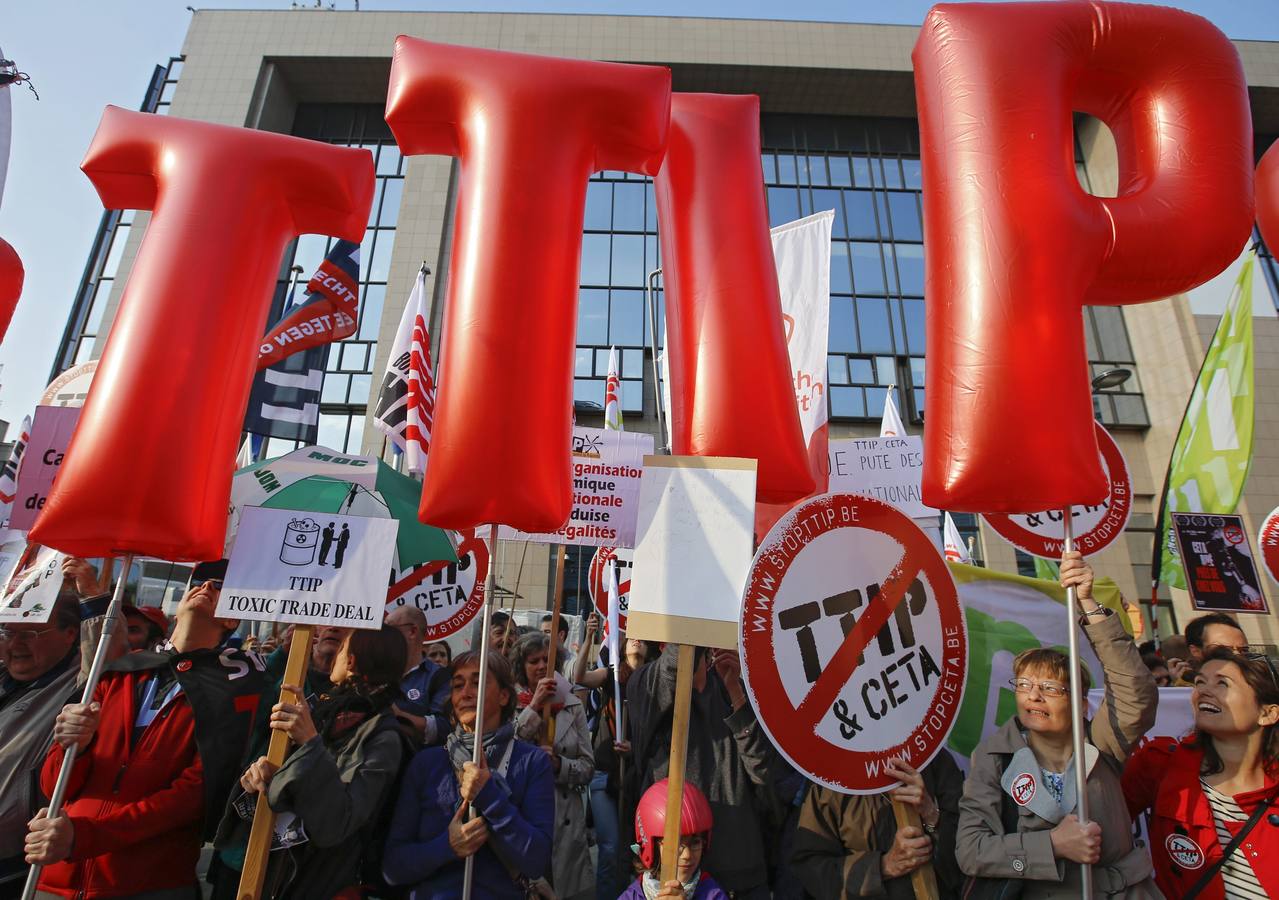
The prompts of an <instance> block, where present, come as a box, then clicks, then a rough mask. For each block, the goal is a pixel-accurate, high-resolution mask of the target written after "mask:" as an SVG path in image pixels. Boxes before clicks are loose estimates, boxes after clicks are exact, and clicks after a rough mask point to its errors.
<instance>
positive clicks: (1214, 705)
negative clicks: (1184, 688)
mask: <svg viewBox="0 0 1279 900" xmlns="http://www.w3.org/2000/svg"><path fill="white" fill-rule="evenodd" d="M1190 702H1191V708H1192V709H1193V710H1194V716H1195V729H1194V731H1193V732H1192V733H1191V734H1190V736H1188V737H1186V738H1184V739H1182V740H1181V741H1174V740H1172V739H1170V738H1156V739H1154V740H1152V741H1150V742H1149V743H1147V744H1145V745H1143V746H1142V747H1141V749H1140V750H1138V751H1137V752H1136V753H1134V754H1133V757H1132V759H1131V760H1129V762H1128V768H1127V769H1126V770H1125V771H1124V779H1123V786H1124V794H1125V796H1126V797H1127V800H1128V808H1129V809H1130V810H1131V811H1132V813H1133V815H1134V816H1135V815H1137V814H1139V813H1142V812H1148V813H1149V814H1150V819H1149V824H1150V847H1151V853H1152V855H1153V856H1154V860H1155V876H1156V879H1157V881H1158V883H1159V886H1160V888H1162V889H1163V891H1164V893H1165V894H1167V895H1168V896H1169V897H1199V898H1201V900H1221V898H1226V900H1235V898H1248V900H1252V898H1263V897H1279V816H1276V815H1275V812H1279V806H1275V805H1274V804H1275V803H1276V794H1279V727H1276V726H1277V725H1279V678H1277V677H1276V673H1275V668H1274V666H1273V664H1272V663H1271V662H1270V660H1269V659H1267V658H1266V657H1264V656H1260V655H1257V654H1242V653H1236V652H1234V651H1232V650H1227V649H1224V648H1219V649H1214V650H1209V651H1208V652H1206V653H1205V654H1204V657H1203V663H1202V664H1201V666H1200V668H1199V671H1198V672H1197V673H1196V674H1195V681H1194V690H1193V691H1191V694H1190ZM1227 851H1229V852H1227Z"/></svg>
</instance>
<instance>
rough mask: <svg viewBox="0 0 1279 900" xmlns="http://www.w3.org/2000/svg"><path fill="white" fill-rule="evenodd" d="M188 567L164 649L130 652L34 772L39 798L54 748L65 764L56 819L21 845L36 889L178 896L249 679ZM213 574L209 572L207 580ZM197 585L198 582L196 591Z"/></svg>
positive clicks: (234, 743) (203, 831)
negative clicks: (66, 757)
mask: <svg viewBox="0 0 1279 900" xmlns="http://www.w3.org/2000/svg"><path fill="white" fill-rule="evenodd" d="M208 567H209V564H207V563H206V564H202V565H201V566H197V567H196V570H195V572H194V573H193V574H192V580H191V584H190V585H189V587H188V589H187V591H186V593H185V594H184V595H183V596H182V600H181V601H180V602H179V604H178V615H177V625H176V627H175V628H174V631H173V636H172V639H171V648H170V649H168V650H166V651H164V652H162V653H150V652H146V651H143V652H138V653H131V654H128V655H127V656H124V657H122V658H121V659H119V660H117V661H116V662H115V663H114V664H112V666H111V667H110V669H109V670H108V671H107V672H106V673H105V675H104V676H103V678H102V680H101V682H99V684H98V687H97V690H96V691H95V692H94V695H93V696H94V700H93V702H92V703H89V704H80V703H73V704H71V705H69V706H67V707H65V708H64V709H63V711H62V712H61V713H59V715H58V718H57V721H56V723H55V725H54V733H53V737H54V746H53V749H52V750H51V751H50V753H49V756H48V758H47V759H46V760H45V763H44V769H43V771H42V773H41V789H42V790H43V791H44V793H45V795H46V796H48V795H49V794H50V793H51V792H52V790H53V786H54V781H55V780H56V778H57V775H58V771H59V769H60V768H61V766H62V758H63V753H64V749H65V748H68V747H71V746H75V747H76V748H77V757H76V760H75V765H74V767H73V769H72V774H71V781H70V785H69V788H68V790H67V797H66V804H65V806H64V807H63V808H62V811H61V812H60V814H59V815H57V816H55V817H53V818H48V817H47V816H46V814H45V810H41V811H40V812H39V813H38V814H37V815H36V817H35V818H34V819H32V820H31V823H30V825H29V831H28V834H27V840H26V859H27V862H28V863H40V864H43V865H44V870H43V872H42V873H41V878H40V890H41V891H44V892H49V893H54V894H60V895H71V894H75V893H76V892H77V891H78V892H80V893H81V895H85V896H121V895H124V894H138V893H145V894H147V896H149V897H156V898H165V897H170V896H172V897H175V898H176V897H179V896H180V897H189V896H190V895H191V892H192V890H193V889H194V886H195V884H196V863H197V862H198V859H199V853H200V845H201V844H202V843H203V840H204V838H205V837H206V836H207V835H208V833H209V832H210V831H211V828H210V827H209V826H211V825H212V823H215V822H216V821H217V818H218V816H219V815H220V814H221V812H222V804H223V802H224V801H225V798H226V796H227V793H228V791H229V790H230V787H231V783H232V780H233V779H234V777H235V774H236V769H237V767H238V764H239V762H240V757H241V755H242V754H243V752H244V745H245V740H246V738H247V736H248V729H249V722H250V721H251V720H252V717H253V713H254V711H255V710H256V708H257V704H258V697H259V694H258V691H259V680H260V675H259V672H258V667H257V666H256V665H255V664H254V660H253V659H252V658H250V657H247V656H246V655H244V654H242V653H241V652H239V651H237V650H231V649H224V650H222V651H220V652H219V651H218V649H217V648H218V647H219V645H220V644H221V643H222V639H223V637H224V635H225V633H226V630H227V626H228V625H230V626H232V627H234V625H235V624H236V623H234V622H229V623H228V622H226V621H223V620H219V619H217V618H216V617H215V613H214V610H215V609H216V606H217V602H218V594H219V591H220V588H221V581H220V580H218V579H217V578H210V577H208V576H209V574H210V573H209V571H208ZM212 574H214V575H217V574H218V573H216V572H214V573H212ZM206 578H207V580H205V579H206Z"/></svg>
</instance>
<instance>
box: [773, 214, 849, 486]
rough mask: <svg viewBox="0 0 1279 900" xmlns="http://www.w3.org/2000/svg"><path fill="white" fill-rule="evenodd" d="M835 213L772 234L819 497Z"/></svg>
mask: <svg viewBox="0 0 1279 900" xmlns="http://www.w3.org/2000/svg"><path fill="white" fill-rule="evenodd" d="M834 222H835V212H834V211H833V210H826V211H824V212H819V213H815V214H813V215H811V216H807V217H805V218H803V219H797V220H796V221H794V222H787V223H786V224H785V225H778V226H777V227H776V228H774V229H772V231H770V232H769V234H770V235H771V237H772V239H773V259H774V261H775V262H776V264H777V286H778V288H779V290H780V293H781V300H782V327H783V328H784V330H785V333H786V349H787V351H789V353H790V365H791V381H792V382H793V384H794V386H795V403H796V404H797V405H798V407H799V424H800V427H801V428H803V430H804V444H805V445H806V446H807V447H808V458H809V461H810V466H811V468H812V472H813V477H814V478H816V479H817V492H818V493H822V492H824V491H825V490H826V479H827V475H826V464H827V460H826V447H827V438H828V435H827V420H828V419H829V415H828V413H827V409H828V401H827V397H826V394H827V385H826V353H827V343H828V337H829V335H830V235H831V228H832V226H833V224H834Z"/></svg>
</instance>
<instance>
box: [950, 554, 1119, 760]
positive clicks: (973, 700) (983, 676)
mask: <svg viewBox="0 0 1279 900" xmlns="http://www.w3.org/2000/svg"><path fill="white" fill-rule="evenodd" d="M948 567H949V568H950V573H951V575H952V576H953V578H954V580H955V584H956V586H957V587H958V589H959V599H960V602H961V603H962V604H963V608H964V621H965V624H966V625H967V628H968V650H969V655H968V659H969V665H968V679H967V684H966V685H965V687H964V702H963V703H962V704H961V706H960V709H959V717H958V719H957V720H956V722H955V727H954V729H953V730H952V731H951V733H950V740H949V741H948V743H947V746H948V747H949V748H950V749H951V750H952V751H953V752H954V755H955V756H956V758H957V759H962V760H963V761H964V763H963V764H964V766H965V767H966V766H967V760H968V757H969V756H970V755H972V752H973V750H974V749H975V748H976V746H977V744H978V742H979V741H980V740H981V739H982V738H983V737H984V736H985V735H987V734H989V733H990V732H991V731H993V730H994V728H995V727H997V725H1002V724H1003V723H1004V722H1006V721H1007V720H1008V719H1009V717H1011V716H1012V715H1014V714H1015V713H1016V711H1017V701H1016V697H1015V695H1014V694H1013V689H1012V687H1011V685H1009V684H1008V680H1009V679H1010V678H1012V677H1013V658H1014V657H1016V655H1017V654H1018V653H1021V652H1022V651H1023V650H1032V649H1035V648H1037V647H1053V648H1055V649H1058V650H1060V651H1062V652H1063V653H1064V652H1066V647H1067V641H1068V634H1067V631H1066V629H1067V627H1069V623H1068V622H1067V620H1066V592H1065V590H1064V589H1062V587H1061V585H1060V584H1057V583H1056V582H1051V581H1043V580H1040V579H1037V578H1026V577H1023V576H1021V575H1009V574H1007V573H1005V572H999V571H996V570H994V569H986V568H983V567H981V566H967V565H963V564H962V563H949V564H948ZM1093 599H1095V600H1096V601H1097V602H1098V603H1099V604H1101V605H1102V606H1104V607H1106V608H1107V609H1111V610H1114V611H1115V612H1116V614H1117V615H1119V616H1121V617H1123V621H1124V623H1125V626H1127V625H1128V619H1127V614H1126V613H1124V612H1123V604H1122V598H1121V597H1120V595H1119V589H1118V588H1117V587H1116V586H1115V583H1114V582H1113V581H1111V580H1110V579H1108V578H1098V579H1097V580H1096V581H1095V582H1094V583H1093ZM1079 657H1080V661H1081V662H1082V663H1083V666H1084V670H1085V671H1086V672H1088V673H1089V675H1090V676H1091V678H1092V683H1093V684H1094V685H1099V684H1101V664H1100V663H1099V662H1098V661H1097V655H1096V654H1095V653H1094V652H1093V650H1092V647H1091V645H1089V643H1088V642H1087V641H1081V642H1080V645H1079Z"/></svg>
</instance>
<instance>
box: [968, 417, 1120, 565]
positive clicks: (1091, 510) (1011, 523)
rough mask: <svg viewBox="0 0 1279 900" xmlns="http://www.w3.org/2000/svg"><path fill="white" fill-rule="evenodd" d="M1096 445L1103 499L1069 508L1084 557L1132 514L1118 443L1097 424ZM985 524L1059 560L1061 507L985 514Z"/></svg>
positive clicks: (1101, 546) (1115, 536)
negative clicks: (1103, 476)
mask: <svg viewBox="0 0 1279 900" xmlns="http://www.w3.org/2000/svg"><path fill="white" fill-rule="evenodd" d="M1097 447H1098V448H1099V449H1100V450H1101V467H1102V469H1103V470H1104V471H1105V473H1106V482H1107V484H1109V485H1110V490H1109V493H1108V494H1107V495H1106V499H1105V500H1103V501H1102V502H1101V503H1100V504H1098V505H1096V506H1076V507H1073V508H1072V510H1071V513H1072V522H1073V524H1074V535H1075V549H1076V550H1078V551H1079V552H1080V553H1082V554H1083V555H1084V556H1092V555H1093V554H1094V553H1100V552H1101V551H1102V550H1105V549H1106V548H1107V547H1109V546H1110V545H1111V544H1112V543H1114V542H1115V541H1116V540H1118V539H1119V536H1120V535H1121V534H1123V533H1124V528H1125V527H1127V525H1128V517H1129V516H1130V515H1132V478H1130V477H1129V475H1128V464H1127V463H1126V462H1124V455H1123V454H1122V453H1120V452H1119V445H1118V444H1116V443H1115V439H1114V438H1113V437H1111V436H1110V432H1108V431H1106V429H1104V428H1102V427H1101V425H1100V424H1098V425H1097ZM984 517H985V519H986V523H987V524H988V525H990V527H991V528H993V529H995V533H996V534H998V535H999V536H1000V537H1002V538H1003V539H1004V540H1006V541H1007V542H1008V543H1010V544H1012V545H1013V546H1014V547H1017V548H1018V549H1021V550H1024V551H1026V552H1027V553H1029V554H1030V555H1031V556H1038V557H1041V558H1043V559H1061V552H1062V547H1063V546H1065V541H1066V531H1065V529H1064V528H1063V526H1062V510H1060V509H1050V510H1047V511H1045V512H1035V513H1017V514H1013V515H1005V514H1003V513H985V514H984Z"/></svg>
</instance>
